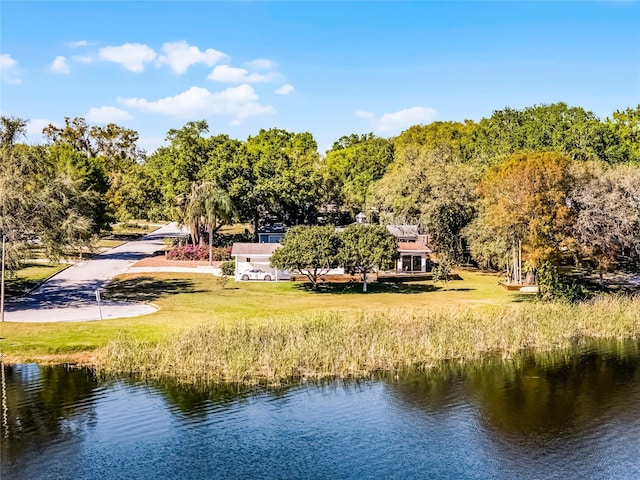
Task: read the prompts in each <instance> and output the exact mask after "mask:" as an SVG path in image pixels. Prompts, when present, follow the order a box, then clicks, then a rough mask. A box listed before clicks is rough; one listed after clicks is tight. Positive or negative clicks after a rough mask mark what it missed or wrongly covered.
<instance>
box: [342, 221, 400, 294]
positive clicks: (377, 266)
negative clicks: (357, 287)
mask: <svg viewBox="0 0 640 480" xmlns="http://www.w3.org/2000/svg"><path fill="white" fill-rule="evenodd" d="M397 258H398V239H397V238H396V237H394V236H393V235H392V234H391V233H389V231H388V230H387V229H386V228H385V227H383V226H382V225H350V226H348V227H347V228H345V229H344V231H343V232H342V234H341V235H340V248H339V249H338V260H339V262H340V265H342V266H343V267H344V268H345V270H346V271H348V272H351V273H357V274H359V275H362V284H363V285H362V291H363V292H365V293H366V291H367V274H368V273H371V272H374V271H376V270H381V269H382V270H387V269H390V268H392V267H393V262H394V260H396V259H397Z"/></svg>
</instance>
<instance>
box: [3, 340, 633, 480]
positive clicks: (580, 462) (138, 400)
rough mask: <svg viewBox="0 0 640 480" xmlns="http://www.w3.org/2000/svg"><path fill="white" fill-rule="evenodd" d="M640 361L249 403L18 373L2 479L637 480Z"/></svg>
mask: <svg viewBox="0 0 640 480" xmlns="http://www.w3.org/2000/svg"><path fill="white" fill-rule="evenodd" d="M639 350H640V344H639V343H638V342H626V343H599V344H597V345H591V346H589V347H581V348H576V349H574V350H573V351H571V352H564V353H556V354H553V355H547V356H530V355H529V356H527V355H525V356H522V357H520V358H518V359H516V360H514V361H512V362H509V363H505V362H502V361H493V362H490V361H487V362H483V363H481V364H474V365H467V366H464V367H460V366H457V365H448V366H446V367H443V368H440V369H437V370H434V371H430V372H426V373H425V372H418V373H414V374H407V375H405V376H403V377H402V378H399V379H398V378H388V379H385V378H380V379H377V380H369V381H362V382H353V381H351V382H333V383H328V384H324V385H297V386H292V387H290V388H286V389H282V390H279V391H262V392H258V393H256V392H253V393H244V394H241V393H237V392H234V391H233V389H232V388H229V389H228V390H226V391H225V390H214V391H209V392H206V391H200V390H196V389H185V388H176V387H168V386H165V387H161V386H151V385H141V384H137V383H134V382H131V381H127V380H115V381H109V382H99V381H97V380H96V379H95V378H94V377H93V375H92V374H91V372H90V371H87V370H67V369H65V368H61V367H53V368H49V367H47V368H44V367H38V366H36V365H18V366H13V367H7V366H5V367H3V370H2V387H3V388H2V439H1V443H0V447H1V471H0V473H1V475H0V477H1V478H2V479H3V480H5V479H15V480H19V479H30V480H32V479H48V480H50V479H147V478H148V479H165V478H170V479H192V478H193V479H216V478H247V479H249V478H250V479H255V478H258V479H259V478H282V479H298V478H299V479H306V478H310V479H315V478H318V479H324V478H326V479H362V478H376V479H377V478H398V479H413V478H432V479H437V478H481V479H485V478H486V479H528V478H531V479H533V478H536V479H538V478H563V479H564V478H595V479H606V478H615V479H625V478H630V479H638V478H640V459H639V458H638V457H639V456H640V455H639V454H640V356H639V354H638V352H639Z"/></svg>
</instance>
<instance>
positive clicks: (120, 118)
mask: <svg viewBox="0 0 640 480" xmlns="http://www.w3.org/2000/svg"><path fill="white" fill-rule="evenodd" d="M86 117H87V120H89V121H90V122H93V123H118V122H126V121H127V120H131V119H132V118H133V117H132V116H131V115H130V114H129V112H126V111H124V110H121V109H119V108H116V107H93V108H90V109H89V111H88V112H87V115H86Z"/></svg>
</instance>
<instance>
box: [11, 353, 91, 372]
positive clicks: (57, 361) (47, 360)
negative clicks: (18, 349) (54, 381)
mask: <svg viewBox="0 0 640 480" xmlns="http://www.w3.org/2000/svg"><path fill="white" fill-rule="evenodd" d="M32 362H35V363H39V364H40V365H69V366H73V367H78V368H80V367H89V368H91V367H93V366H94V365H95V364H96V359H95V354H94V353H93V352H87V351H84V352H75V353H60V354H54V355H35V356H14V355H4V356H3V357H2V363H4V364H5V365H17V364H19V363H32Z"/></svg>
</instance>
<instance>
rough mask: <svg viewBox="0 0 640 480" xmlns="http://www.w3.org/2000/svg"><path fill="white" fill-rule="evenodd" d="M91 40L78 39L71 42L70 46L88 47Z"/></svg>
mask: <svg viewBox="0 0 640 480" xmlns="http://www.w3.org/2000/svg"><path fill="white" fill-rule="evenodd" d="M88 46H89V42H87V41H86V40H77V41H75V42H69V47H71V48H79V47H88Z"/></svg>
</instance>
